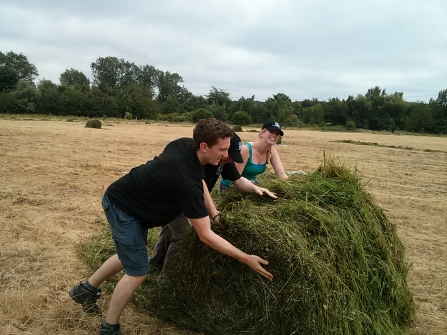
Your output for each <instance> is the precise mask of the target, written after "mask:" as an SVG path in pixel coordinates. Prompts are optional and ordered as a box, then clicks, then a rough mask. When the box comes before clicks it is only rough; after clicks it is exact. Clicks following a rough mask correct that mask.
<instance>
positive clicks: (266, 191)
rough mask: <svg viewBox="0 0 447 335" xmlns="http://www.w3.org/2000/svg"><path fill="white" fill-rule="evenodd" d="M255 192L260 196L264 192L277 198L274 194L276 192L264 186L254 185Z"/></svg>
mask: <svg viewBox="0 0 447 335" xmlns="http://www.w3.org/2000/svg"><path fill="white" fill-rule="evenodd" d="M255 193H256V194H258V195H260V196H263V195H264V194H266V195H268V196H269V197H270V198H272V199H278V197H277V196H276V193H273V192H271V191H269V190H268V189H266V188H262V187H258V186H256V189H255Z"/></svg>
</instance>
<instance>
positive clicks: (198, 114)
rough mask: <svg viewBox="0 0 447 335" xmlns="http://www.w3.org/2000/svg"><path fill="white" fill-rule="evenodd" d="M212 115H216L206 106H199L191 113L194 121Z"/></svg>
mask: <svg viewBox="0 0 447 335" xmlns="http://www.w3.org/2000/svg"><path fill="white" fill-rule="evenodd" d="M211 117H214V114H213V113H212V112H211V111H209V110H207V109H204V108H199V109H197V110H195V111H193V112H192V113H191V121H192V122H194V123H195V122H197V121H199V120H200V119H207V118H211Z"/></svg>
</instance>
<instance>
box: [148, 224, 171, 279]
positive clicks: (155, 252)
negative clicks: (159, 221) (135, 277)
mask: <svg viewBox="0 0 447 335" xmlns="http://www.w3.org/2000/svg"><path fill="white" fill-rule="evenodd" d="M171 237H172V232H171V229H170V228H169V226H168V225H165V226H163V228H162V229H161V231H160V235H158V240H157V243H155V246H154V249H152V254H151V255H150V257H149V272H151V271H155V270H156V269H162V268H163V264H164V263H165V259H166V254H167V252H168V248H169V244H171Z"/></svg>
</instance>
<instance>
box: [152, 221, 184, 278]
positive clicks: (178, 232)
mask: <svg viewBox="0 0 447 335" xmlns="http://www.w3.org/2000/svg"><path fill="white" fill-rule="evenodd" d="M167 226H168V227H169V229H170V230H171V233H172V237H171V244H170V245H169V248H168V251H167V253H166V259H165V264H164V265H163V270H162V271H161V274H160V278H159V279H158V283H159V284H160V285H162V284H164V283H166V280H167V278H166V276H165V275H164V274H165V271H166V269H167V267H168V266H169V262H170V261H171V258H172V256H174V255H175V253H176V252H177V250H178V248H180V245H181V237H182V235H183V233H184V232H185V231H186V229H188V227H189V226H190V224H189V220H188V218H187V217H185V216H184V215H183V213H182V214H180V215H179V216H177V217H176V218H175V219H174V220H172V221H171V222H170V223H168V224H167Z"/></svg>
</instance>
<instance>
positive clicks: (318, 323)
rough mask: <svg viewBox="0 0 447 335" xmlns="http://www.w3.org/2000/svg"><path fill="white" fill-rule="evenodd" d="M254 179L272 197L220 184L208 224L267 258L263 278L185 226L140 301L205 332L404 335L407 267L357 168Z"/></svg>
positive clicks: (408, 312) (409, 309)
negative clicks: (163, 277)
mask: <svg viewBox="0 0 447 335" xmlns="http://www.w3.org/2000/svg"><path fill="white" fill-rule="evenodd" d="M261 181H262V186H263V187H267V188H268V189H270V190H271V191H273V192H276V193H277V194H278V200H271V199H268V198H265V197H259V196H256V195H251V194H248V195H247V194H241V193H240V192H238V191H236V190H230V191H228V192H227V193H226V194H224V195H223V197H222V198H221V200H220V202H219V204H218V205H219V208H220V209H221V210H223V215H222V225H213V230H214V231H215V232H216V233H217V234H218V235H220V236H222V237H223V238H225V239H227V240H228V241H230V242H231V243H232V244H234V245H235V246H237V247H238V248H240V249H241V250H243V251H245V252H247V253H249V254H256V255H259V256H260V257H262V258H265V259H267V260H268V261H269V265H267V266H266V269H267V270H268V271H270V272H272V273H273V275H274V280H273V282H269V281H268V280H266V279H265V278H264V277H262V276H260V275H259V274H257V273H256V272H254V271H252V270H251V269H249V268H248V267H247V266H246V265H244V264H242V263H240V262H238V261H236V260H234V259H232V258H230V257H228V256H225V255H223V254H221V253H219V252H217V251H215V250H213V249H212V248H210V247H208V246H206V245H205V244H204V243H202V242H201V241H200V240H199V239H198V237H197V235H196V233H195V231H194V229H192V228H191V229H189V230H188V231H187V232H186V233H185V235H184V236H183V241H182V247H181V248H180V250H179V252H178V253H177V254H176V255H175V257H173V259H172V263H171V265H172V266H170V269H169V271H168V272H167V275H168V278H169V280H168V282H167V283H166V284H165V285H163V286H161V287H157V285H153V284H152V285H148V284H146V285H143V287H142V290H143V291H142V292H141V297H140V298H139V301H138V302H139V303H141V304H142V305H140V306H142V307H143V308H146V309H147V310H148V311H149V312H151V313H153V314H155V315H156V316H158V317H159V318H161V319H164V320H168V321H170V322H172V323H176V324H178V325H180V326H183V327H186V328H188V329H192V330H197V331H201V332H203V333H204V334H213V335H218V334H222V335H228V334H252V335H254V334H263V335H271V334H275V335H281V334H282V335H289V334H404V333H405V331H406V329H407V327H408V326H409V324H410V322H411V320H412V318H413V316H414V301H413V296H412V294H411V292H410V290H409V288H408V285H407V274H408V270H409V264H407V262H406V261H405V259H404V247H403V245H402V243H401V241H400V240H399V238H398V237H397V235H396V229H395V226H394V225H393V224H392V223H391V221H390V220H389V219H388V218H387V216H386V215H385V213H384V211H383V210H382V209H381V207H380V206H378V205H377V204H376V203H375V201H374V199H373V197H372V196H371V195H370V194H369V193H368V192H366V191H365V190H364V189H363V186H362V184H361V177H360V174H359V172H358V171H357V170H355V169H354V170H353V171H351V170H350V169H348V168H346V167H345V166H344V165H337V164H335V163H334V162H328V163H327V164H325V166H324V167H323V166H322V167H320V168H319V169H318V170H316V171H315V172H313V173H309V174H307V175H299V174H296V175H293V176H292V177H291V178H289V179H288V180H279V179H277V178H274V177H271V176H264V177H263V178H262V179H261ZM216 200H217V198H216ZM154 286H156V287H154Z"/></svg>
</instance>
